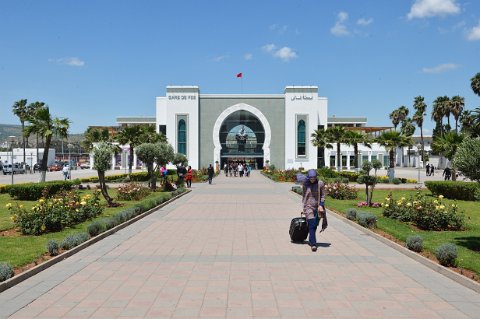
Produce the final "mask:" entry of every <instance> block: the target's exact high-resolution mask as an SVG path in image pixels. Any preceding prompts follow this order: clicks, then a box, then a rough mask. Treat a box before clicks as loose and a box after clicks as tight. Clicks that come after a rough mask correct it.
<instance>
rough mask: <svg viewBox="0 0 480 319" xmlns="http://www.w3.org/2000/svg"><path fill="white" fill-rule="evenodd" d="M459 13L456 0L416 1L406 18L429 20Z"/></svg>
mask: <svg viewBox="0 0 480 319" xmlns="http://www.w3.org/2000/svg"><path fill="white" fill-rule="evenodd" d="M458 13H460V7H459V6H458V5H457V3H456V0H416V1H415V3H414V4H413V5H412V7H411V8H410V12H409V13H408V15H407V18H408V19H409V20H410V19H414V18H430V17H436V16H446V15H452V14H458Z"/></svg>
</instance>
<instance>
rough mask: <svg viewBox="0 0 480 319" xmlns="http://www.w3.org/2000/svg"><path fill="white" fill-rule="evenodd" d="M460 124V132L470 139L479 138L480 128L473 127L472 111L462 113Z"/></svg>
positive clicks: (473, 117)
mask: <svg viewBox="0 0 480 319" xmlns="http://www.w3.org/2000/svg"><path fill="white" fill-rule="evenodd" d="M460 124H461V125H462V129H461V130H460V132H462V133H464V134H466V135H468V136H470V137H478V136H480V126H478V125H475V116H474V115H473V112H472V111H463V112H462V115H460Z"/></svg>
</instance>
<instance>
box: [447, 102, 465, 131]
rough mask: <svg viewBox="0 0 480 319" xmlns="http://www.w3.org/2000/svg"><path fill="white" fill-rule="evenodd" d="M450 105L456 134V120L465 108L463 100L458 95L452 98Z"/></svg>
mask: <svg viewBox="0 0 480 319" xmlns="http://www.w3.org/2000/svg"><path fill="white" fill-rule="evenodd" d="M450 105H451V106H450V111H451V112H452V115H453V118H454V119H455V132H456V133H458V119H459V117H460V115H461V114H462V112H463V109H464V107H465V99H464V98H463V97H461V96H459V95H455V96H454V97H452V100H451V101H450Z"/></svg>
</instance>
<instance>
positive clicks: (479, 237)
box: [326, 190, 480, 275]
mask: <svg viewBox="0 0 480 319" xmlns="http://www.w3.org/2000/svg"><path fill="white" fill-rule="evenodd" d="M390 192H391V191H389V190H375V191H374V195H373V201H375V202H383V201H384V200H385V197H386V196H387V195H388V194H389V193H390ZM415 192H416V191H415V190H395V191H393V192H392V193H393V198H394V199H400V198H401V197H402V196H404V197H406V198H409V197H410V195H413V194H414V193H415ZM426 194H430V192H429V191H426ZM430 196H431V194H430ZM364 197H365V195H364V192H362V191H359V198H358V199H356V200H335V199H332V198H330V197H328V198H327V200H326V205H327V207H328V208H331V209H334V210H336V211H339V212H341V213H343V214H344V213H345V211H346V210H347V209H349V208H355V209H356V210H357V212H358V211H368V212H371V213H373V214H375V215H376V216H377V218H378V222H377V228H378V229H380V230H382V231H384V232H386V233H388V234H390V235H392V236H394V237H395V238H397V239H399V240H401V241H403V242H405V240H406V238H407V237H408V236H410V235H414V234H418V235H420V236H422V238H423V244H424V249H425V250H427V251H429V252H432V253H433V252H434V251H435V249H436V247H437V246H439V245H441V244H443V243H447V242H448V243H453V244H455V245H457V246H458V265H459V267H461V268H465V269H470V270H472V271H474V272H475V273H477V275H480V207H479V206H480V205H479V203H478V202H470V201H453V200H445V199H444V201H446V202H447V203H448V204H451V203H453V202H455V203H456V204H457V205H458V206H459V208H460V211H463V212H465V217H466V219H465V220H466V227H467V229H466V230H464V231H422V230H418V229H416V228H415V227H413V226H411V225H409V224H405V223H402V222H399V221H396V220H393V219H390V218H386V217H383V216H382V211H383V209H382V208H367V207H357V203H358V202H360V201H364V200H365V198H364Z"/></svg>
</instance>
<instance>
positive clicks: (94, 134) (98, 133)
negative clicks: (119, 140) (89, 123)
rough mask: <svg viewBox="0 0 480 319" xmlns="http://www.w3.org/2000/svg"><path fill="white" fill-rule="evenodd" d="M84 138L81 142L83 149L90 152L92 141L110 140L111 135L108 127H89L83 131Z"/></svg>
mask: <svg viewBox="0 0 480 319" xmlns="http://www.w3.org/2000/svg"><path fill="white" fill-rule="evenodd" d="M83 136H84V139H83V140H82V142H81V145H82V147H83V148H84V149H85V151H87V152H90V151H91V150H92V149H93V143H98V142H110V141H111V136H110V133H109V132H108V128H106V127H104V128H98V127H89V128H88V129H87V130H86V131H85V132H84V133H83Z"/></svg>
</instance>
